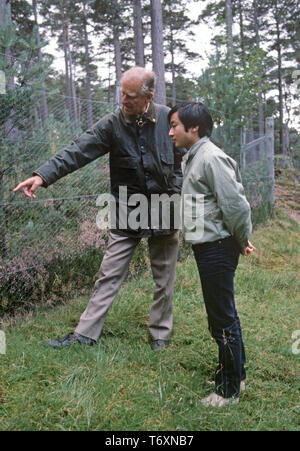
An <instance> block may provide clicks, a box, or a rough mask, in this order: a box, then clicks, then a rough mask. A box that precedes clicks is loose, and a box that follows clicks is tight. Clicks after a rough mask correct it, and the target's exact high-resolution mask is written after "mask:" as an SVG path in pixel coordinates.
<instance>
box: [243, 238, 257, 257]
mask: <svg viewBox="0 0 300 451" xmlns="http://www.w3.org/2000/svg"><path fill="white" fill-rule="evenodd" d="M253 251H256V247H254V246H253V244H251V243H250V241H248V246H247V247H246V248H245V249H244V250H243V251H242V254H243V255H245V256H247V255H250V254H251V253H252V252H253Z"/></svg>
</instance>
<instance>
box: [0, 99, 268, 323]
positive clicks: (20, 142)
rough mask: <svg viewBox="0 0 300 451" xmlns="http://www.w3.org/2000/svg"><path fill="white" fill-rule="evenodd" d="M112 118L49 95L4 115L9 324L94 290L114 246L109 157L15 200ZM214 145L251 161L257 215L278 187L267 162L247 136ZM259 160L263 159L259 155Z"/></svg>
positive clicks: (1, 139) (0, 200) (0, 186)
mask: <svg viewBox="0 0 300 451" xmlns="http://www.w3.org/2000/svg"><path fill="white" fill-rule="evenodd" d="M0 101H1V98H0ZM45 101H46V105H47V108H46V110H45ZM75 101H76V108H75V107H74V105H75V103H74V102H75ZM75 110H76V114H75ZM112 110H113V105H112V104H110V103H107V102H97V101H88V100H87V99H78V98H77V99H76V100H75V99H73V98H67V97H65V96H61V95H57V94H55V95H54V94H51V95H46V94H44V93H40V94H39V95H38V96H37V95H35V97H34V98H32V97H30V95H29V96H28V98H26V97H25V98H24V97H23V98H20V97H17V98H16V101H15V103H11V104H10V106H9V109H8V107H7V106H6V107H5V108H4V109H2V117H0V122H1V132H0V149H1V151H0V315H1V316H2V315H4V314H10V313H13V312H15V311H18V310H22V311H24V310H27V309H28V308H32V307H34V306H36V305H39V304H40V303H41V302H43V303H44V302H48V303H49V304H52V303H53V302H56V301H57V300H59V299H62V298H63V296H64V294H65V293H66V292H68V291H70V290H72V289H74V288H82V287H84V286H89V288H90V284H91V280H93V278H94V276H95V274H96V273H97V270H98V267H99V263H100V261H101V257H102V250H103V248H104V244H105V241H106V239H107V230H99V228H98V227H97V224H96V216H97V213H98V211H99V209H98V207H97V205H96V199H97V197H98V195H99V194H102V193H105V192H109V165H108V157H107V156H104V157H101V158H99V159H97V160H96V161H94V162H92V163H90V164H89V165H87V166H85V167H83V168H82V169H80V170H78V171H76V172H74V173H73V174H69V175H68V176H66V177H64V178H63V179H61V180H59V181H58V182H57V183H55V184H54V185H51V186H50V187H49V188H47V189H40V190H39V191H38V193H37V194H38V198H37V199H35V200H28V199H27V198H25V196H22V195H21V194H19V193H18V194H16V193H14V192H13V188H14V187H15V186H16V185H17V184H18V183H19V182H20V181H22V180H24V179H26V178H28V177H30V176H31V174H32V172H33V171H34V170H35V169H37V168H38V167H39V166H40V165H41V164H43V163H44V162H46V161H47V160H48V159H50V158H51V157H52V156H53V155H54V154H56V153H57V152H59V151H60V150H61V149H63V148H64V147H65V146H66V145H69V144H70V143H71V142H72V140H73V139H74V137H75V136H78V135H79V134H80V133H82V132H84V131H85V130H86V129H87V128H88V125H89V121H90V120H91V113H92V117H93V121H94V122H95V121H96V120H98V119H100V118H101V117H103V116H104V115H105V114H106V113H108V112H111V111H112ZM0 116H1V115H0ZM212 139H213V140H215V141H216V143H217V144H219V145H220V146H221V147H223V148H224V150H225V151H226V152H227V153H229V154H230V155H232V156H233V157H234V158H235V159H236V160H238V161H240V159H241V155H243V156H242V159H243V158H244V159H245V161H246V160H247V161H248V160H249V159H250V160H251V165H250V164H248V163H247V164H242V165H241V169H242V173H243V178H244V183H245V187H246V191H247V196H248V198H249V200H250V203H251V205H252V207H253V211H255V210H257V209H259V208H261V207H262V206H264V205H267V204H268V201H269V190H270V183H271V182H270V180H271V179H270V173H269V172H268V170H267V169H266V166H265V165H264V158H260V159H254V158H253V155H252V156H251V155H250V153H251V152H254V150H253V149H254V147H253V146H248V149H247V150H245V149H246V148H244V153H243V152H242V153H241V131H240V130H239V129H231V130H224V129H222V127H219V128H217V129H216V130H215V132H214V136H213V137H212ZM244 141H247V139H244ZM265 143H266V140H265V139H264V140H262V142H261V143H260V151H261V155H263V156H265V155H266V147H265ZM242 144H243V145H244V146H245V145H246V144H247V143H246V142H244V143H242ZM245 152H246V157H245ZM255 153H256V154H257V155H260V154H259V152H257V150H256V149H255Z"/></svg>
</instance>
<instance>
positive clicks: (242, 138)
mask: <svg viewBox="0 0 300 451" xmlns="http://www.w3.org/2000/svg"><path fill="white" fill-rule="evenodd" d="M245 144H246V132H245V127H242V128H241V135H240V168H241V171H244V170H245V169H246V151H245V148H244V146H245Z"/></svg>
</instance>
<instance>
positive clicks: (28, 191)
mask: <svg viewBox="0 0 300 451" xmlns="http://www.w3.org/2000/svg"><path fill="white" fill-rule="evenodd" d="M42 184H43V179H42V178H41V177H40V176H39V175H34V176H33V177H30V178H29V179H27V180H25V181H24V182H21V183H19V185H18V186H16V187H15V189H14V192H16V191H18V190H19V189H22V190H23V193H24V194H25V196H27V197H30V198H31V199H35V198H36V195H35V194H34V192H35V190H36V189H37V188H38V187H39V186H42Z"/></svg>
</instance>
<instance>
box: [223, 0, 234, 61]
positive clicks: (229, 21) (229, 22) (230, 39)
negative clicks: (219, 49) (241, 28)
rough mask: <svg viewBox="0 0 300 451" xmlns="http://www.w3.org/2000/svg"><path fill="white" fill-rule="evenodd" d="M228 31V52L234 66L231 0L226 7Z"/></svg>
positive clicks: (227, 1)
mask: <svg viewBox="0 0 300 451" xmlns="http://www.w3.org/2000/svg"><path fill="white" fill-rule="evenodd" d="M225 16H226V29H227V52H228V57H229V62H230V64H233V37H232V22H233V21H232V7H231V0H226V5H225Z"/></svg>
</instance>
